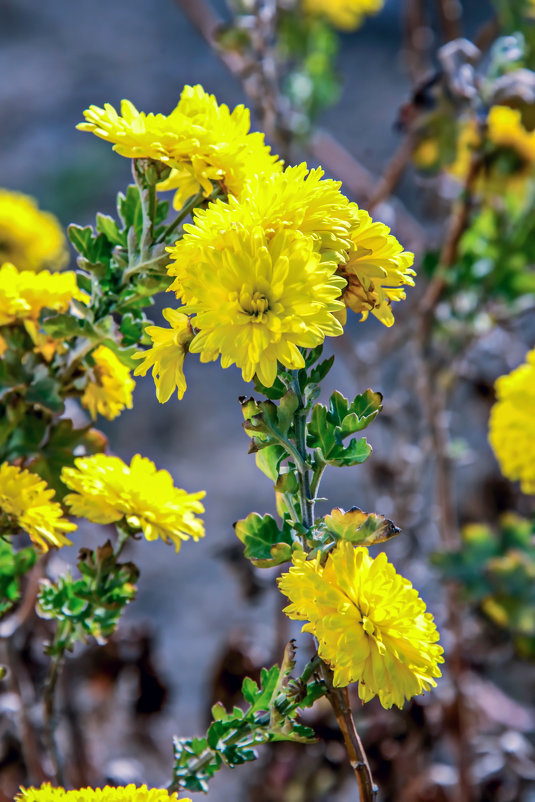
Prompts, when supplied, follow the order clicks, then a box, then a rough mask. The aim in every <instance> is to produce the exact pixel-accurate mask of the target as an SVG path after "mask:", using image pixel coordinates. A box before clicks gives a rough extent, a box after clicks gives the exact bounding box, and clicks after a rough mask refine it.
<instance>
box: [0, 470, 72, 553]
mask: <svg viewBox="0 0 535 802" xmlns="http://www.w3.org/2000/svg"><path fill="white" fill-rule="evenodd" d="M53 496H54V491H53V490H51V489H50V488H49V487H48V485H47V483H46V482H45V481H44V480H43V479H41V477H40V476H37V475H36V474H35V473H31V472H30V471H27V470H23V469H22V468H18V467H16V466H15V465H9V464H8V463H7V462H4V463H3V464H2V465H0V531H1V532H2V533H3V534H15V533H16V531H17V530H19V529H23V530H24V531H25V532H27V533H28V534H29V536H30V538H31V539H32V541H33V543H34V544H35V545H36V546H37V547H38V548H40V549H41V551H48V549H49V548H50V546H54V547H55V548H59V547H60V546H70V545H72V544H71V541H70V540H67V538H66V537H65V535H64V532H74V530H75V529H76V524H73V523H71V521H68V520H67V519H66V518H64V517H63V511H62V509H61V506H60V505H59V504H58V503H57V502H55V501H52V500H51V499H52V498H53Z"/></svg>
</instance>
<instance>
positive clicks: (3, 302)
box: [0, 263, 83, 326]
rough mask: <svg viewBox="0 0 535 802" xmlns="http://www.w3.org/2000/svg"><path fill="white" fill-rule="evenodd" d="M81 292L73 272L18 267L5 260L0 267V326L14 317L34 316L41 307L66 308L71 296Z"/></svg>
mask: <svg viewBox="0 0 535 802" xmlns="http://www.w3.org/2000/svg"><path fill="white" fill-rule="evenodd" d="M82 297H83V295H82V293H81V292H80V290H79V289H78V286H77V284H76V273H73V272H71V271H68V272H64V273H50V272H49V271H48V270H41V272H40V273H32V271H31V270H18V269H17V268H16V267H15V266H14V265H12V264H9V263H6V264H4V265H2V267H0V326H7V325H9V324H10V323H14V322H15V321H16V320H34V321H35V320H37V318H38V317H39V314H40V312H41V310H42V309H53V310H55V311H56V312H66V311H67V309H68V308H69V304H70V302H71V300H72V299H73V298H82Z"/></svg>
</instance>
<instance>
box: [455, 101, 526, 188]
mask: <svg viewBox="0 0 535 802" xmlns="http://www.w3.org/2000/svg"><path fill="white" fill-rule="evenodd" d="M484 146H485V154H484V158H483V147H484ZM476 151H480V152H481V155H482V163H481V168H480V171H479V173H478V175H477V178H476V182H475V190H476V192H478V193H479V194H484V195H489V194H492V195H501V194H503V193H504V192H506V191H509V192H511V194H513V193H514V194H516V195H520V196H521V197H523V196H524V194H525V192H526V190H527V188H528V182H529V180H530V179H531V177H532V176H533V169H534V165H535V131H528V130H527V129H526V128H525V127H524V125H523V123H522V115H521V113H520V111H519V110H518V109H512V108H510V107H509V106H492V107H491V109H490V110H489V113H488V117H487V125H486V129H485V130H484V131H482V130H480V126H479V125H478V123H477V122H476V120H475V119H474V118H469V119H467V120H465V121H464V122H463V123H462V124H461V129H460V133H459V138H458V143H457V156H456V159H455V161H454V163H453V164H452V165H450V167H449V168H448V172H449V173H450V174H451V175H453V176H454V177H455V178H457V179H459V180H460V181H462V182H464V181H466V178H467V176H468V172H469V169H470V165H471V162H472V158H473V154H474V152H476Z"/></svg>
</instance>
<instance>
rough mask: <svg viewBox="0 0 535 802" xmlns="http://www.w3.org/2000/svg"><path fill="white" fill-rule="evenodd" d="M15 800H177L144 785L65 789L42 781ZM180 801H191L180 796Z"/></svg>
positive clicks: (162, 801) (155, 801) (79, 801)
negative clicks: (39, 785)
mask: <svg viewBox="0 0 535 802" xmlns="http://www.w3.org/2000/svg"><path fill="white" fill-rule="evenodd" d="M15 800H16V802H178V796H177V795H176V794H170V793H169V792H168V791H164V790H163V789H161V788H147V786H146V785H142V786H141V787H136V786H135V785H133V784H132V785H127V786H126V787H119V788H117V787H115V786H113V787H112V786H109V785H106V787H105V788H78V789H77V790H75V791H66V790H65V789H64V788H53V787H52V786H51V785H50V783H44V784H43V785H42V786H41V787H40V788H21V790H20V793H19V794H17V796H16V797H15ZM180 802H191V799H185V798H182V799H181V800H180Z"/></svg>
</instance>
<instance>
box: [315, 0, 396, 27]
mask: <svg viewBox="0 0 535 802" xmlns="http://www.w3.org/2000/svg"><path fill="white" fill-rule="evenodd" d="M383 5H384V0H303V11H304V12H305V14H312V15H314V16H323V17H325V18H326V19H327V20H328V21H329V22H330V23H331V25H334V27H335V28H340V29H341V30H343V31H352V30H355V28H358V27H359V26H360V25H361V24H362V21H363V19H364V18H365V17H366V16H369V15H370V14H377V13H378V12H379V11H380V10H381V9H382V7H383Z"/></svg>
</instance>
